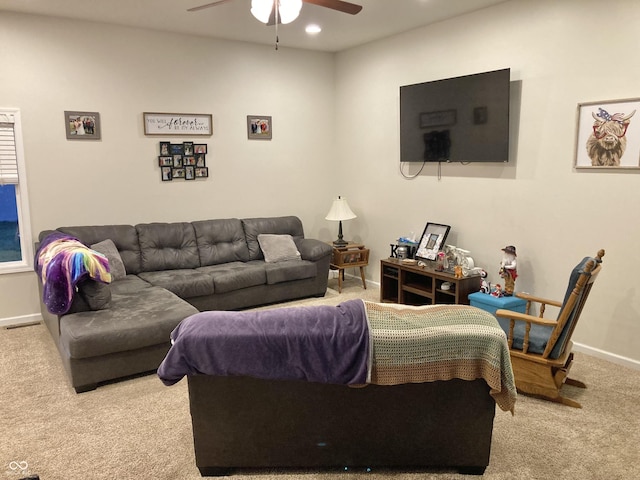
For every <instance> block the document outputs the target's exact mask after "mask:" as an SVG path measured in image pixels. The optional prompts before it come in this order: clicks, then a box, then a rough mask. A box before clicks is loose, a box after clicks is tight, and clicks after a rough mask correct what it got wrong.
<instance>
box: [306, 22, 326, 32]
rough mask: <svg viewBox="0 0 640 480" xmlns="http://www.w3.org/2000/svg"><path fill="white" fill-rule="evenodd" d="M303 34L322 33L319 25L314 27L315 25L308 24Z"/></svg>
mask: <svg viewBox="0 0 640 480" xmlns="http://www.w3.org/2000/svg"><path fill="white" fill-rule="evenodd" d="M304 30H305V32H307V33H309V34H311V35H314V34H316V33H320V32H321V31H322V29H321V28H320V25H316V24H315V23H312V24H309V25H307V28H305V29H304Z"/></svg>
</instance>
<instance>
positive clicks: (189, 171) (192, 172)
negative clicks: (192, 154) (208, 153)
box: [184, 166, 196, 180]
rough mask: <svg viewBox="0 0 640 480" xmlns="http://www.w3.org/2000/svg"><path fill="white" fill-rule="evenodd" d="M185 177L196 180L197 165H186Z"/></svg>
mask: <svg viewBox="0 0 640 480" xmlns="http://www.w3.org/2000/svg"><path fill="white" fill-rule="evenodd" d="M184 179H185V180H195V179H196V167H193V166H188V167H184Z"/></svg>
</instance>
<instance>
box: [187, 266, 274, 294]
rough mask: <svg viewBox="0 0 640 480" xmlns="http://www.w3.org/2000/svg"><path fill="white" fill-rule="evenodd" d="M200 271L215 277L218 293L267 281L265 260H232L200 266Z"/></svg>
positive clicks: (262, 283)
mask: <svg viewBox="0 0 640 480" xmlns="http://www.w3.org/2000/svg"><path fill="white" fill-rule="evenodd" d="M198 271H199V272H202V273H205V274H206V275H208V276H209V277H210V278H212V279H213V285H214V287H215V291H216V293H227V292H232V291H234V290H240V289H241V288H249V287H255V286H257V285H264V284H265V283H267V276H266V273H265V271H264V262H247V263H244V262H230V263H225V264H222V265H210V266H208V267H200V268H198Z"/></svg>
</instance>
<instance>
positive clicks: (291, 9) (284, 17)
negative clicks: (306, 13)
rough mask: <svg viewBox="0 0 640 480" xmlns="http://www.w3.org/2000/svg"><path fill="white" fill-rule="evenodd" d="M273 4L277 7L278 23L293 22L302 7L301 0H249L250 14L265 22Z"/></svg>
mask: <svg viewBox="0 0 640 480" xmlns="http://www.w3.org/2000/svg"><path fill="white" fill-rule="evenodd" d="M274 5H277V7H278V17H279V19H280V23H283V24H287V23H291V22H293V21H294V20H295V19H296V18H298V15H300V10H301V9H302V0H275V1H274V0H251V14H252V15H253V16H254V17H255V18H256V19H257V20H258V21H260V22H262V23H264V24H267V23H269V19H270V17H271V12H272V11H273V7H274Z"/></svg>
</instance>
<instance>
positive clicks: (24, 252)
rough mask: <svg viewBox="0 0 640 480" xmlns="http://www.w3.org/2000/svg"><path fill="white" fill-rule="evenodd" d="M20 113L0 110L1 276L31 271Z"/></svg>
mask: <svg viewBox="0 0 640 480" xmlns="http://www.w3.org/2000/svg"><path fill="white" fill-rule="evenodd" d="M31 245H32V243H31V228H30V220H29V208H28V199H27V179H26V173H25V168H24V153H23V148H22V129H21V126H20V111H19V110H15V109H2V108H0V274H2V273H13V272H22V271H28V270H31V269H33V253H32V252H33V249H32V247H31Z"/></svg>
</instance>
